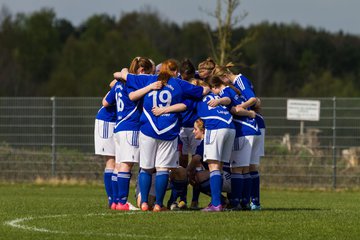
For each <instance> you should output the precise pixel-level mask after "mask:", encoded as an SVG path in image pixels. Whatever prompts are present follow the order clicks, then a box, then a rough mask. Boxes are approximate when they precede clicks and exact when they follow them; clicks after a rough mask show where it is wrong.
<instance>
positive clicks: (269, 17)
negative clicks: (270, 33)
mask: <svg viewBox="0 0 360 240" xmlns="http://www.w3.org/2000/svg"><path fill="white" fill-rule="evenodd" d="M216 2H217V1H216V0H0V7H3V6H6V7H7V8H8V9H9V10H10V12H11V13H12V14H16V13H18V12H22V13H32V12H34V11H38V10H40V9H41V8H44V7H47V8H52V9H53V10H54V11H55V13H56V17H57V18H65V19H67V20H69V21H71V22H72V23H73V24H74V25H75V26H79V25H80V24H81V23H82V22H84V21H85V20H86V19H87V18H88V17H90V16H92V15H94V14H101V13H106V14H108V15H110V16H113V17H116V18H117V19H118V18H120V17H121V14H124V13H127V12H132V11H141V10H145V9H147V8H149V7H150V8H151V9H152V10H156V11H157V12H158V13H159V15H161V18H162V19H164V20H168V21H173V22H176V23H178V24H180V25H181V24H183V23H184V22H188V21H193V20H201V21H203V22H208V23H209V24H210V25H211V26H213V27H215V26H216V20H215V18H213V17H211V16H209V15H208V14H207V13H206V11H208V12H213V11H214V10H215V7H216ZM200 9H203V10H200ZM244 11H246V12H247V13H248V16H247V17H246V18H245V19H244V20H242V21H241V22H240V23H239V25H242V26H244V27H248V26H249V25H251V24H257V23H260V22H263V21H267V22H269V23H297V24H300V25H301V26H303V27H308V26H312V27H315V28H316V29H322V30H326V31H328V32H332V33H336V32H339V31H340V30H342V31H343V32H344V33H350V34H355V35H359V36H360V13H359V12H360V0H241V3H240V6H239V7H238V8H237V12H236V15H241V14H242V13H243V12H244Z"/></svg>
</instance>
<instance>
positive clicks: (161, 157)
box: [154, 138, 179, 211]
mask: <svg viewBox="0 0 360 240" xmlns="http://www.w3.org/2000/svg"><path fill="white" fill-rule="evenodd" d="M177 147H178V139H177V138H176V139H174V140H172V141H162V140H158V148H157V153H156V161H155V167H156V181H155V193H156V200H155V206H154V211H161V210H163V201H164V196H165V192H166V188H167V186H168V181H169V169H174V168H178V166H179V152H178V151H177Z"/></svg>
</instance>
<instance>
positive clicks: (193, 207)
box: [190, 202, 201, 211]
mask: <svg viewBox="0 0 360 240" xmlns="http://www.w3.org/2000/svg"><path fill="white" fill-rule="evenodd" d="M200 209H201V208H199V203H198V202H191V205H190V210H194V211H196V210H200Z"/></svg>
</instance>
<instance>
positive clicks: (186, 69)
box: [180, 58, 195, 81]
mask: <svg viewBox="0 0 360 240" xmlns="http://www.w3.org/2000/svg"><path fill="white" fill-rule="evenodd" d="M180 75H181V78H182V79H183V80H187V81H188V80H190V79H191V78H193V77H194V76H195V67H194V64H193V63H192V62H191V61H190V59H188V58H185V59H184V60H183V61H182V62H181V63H180Z"/></svg>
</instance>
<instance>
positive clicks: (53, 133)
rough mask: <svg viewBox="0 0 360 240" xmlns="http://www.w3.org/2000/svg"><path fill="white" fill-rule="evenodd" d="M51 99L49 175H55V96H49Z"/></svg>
mask: <svg viewBox="0 0 360 240" xmlns="http://www.w3.org/2000/svg"><path fill="white" fill-rule="evenodd" d="M50 99H51V101H52V117H51V119H52V123H51V130H52V131H51V176H52V177H55V175H56V167H55V165H56V137H55V136H56V100H55V97H51V98H50Z"/></svg>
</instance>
